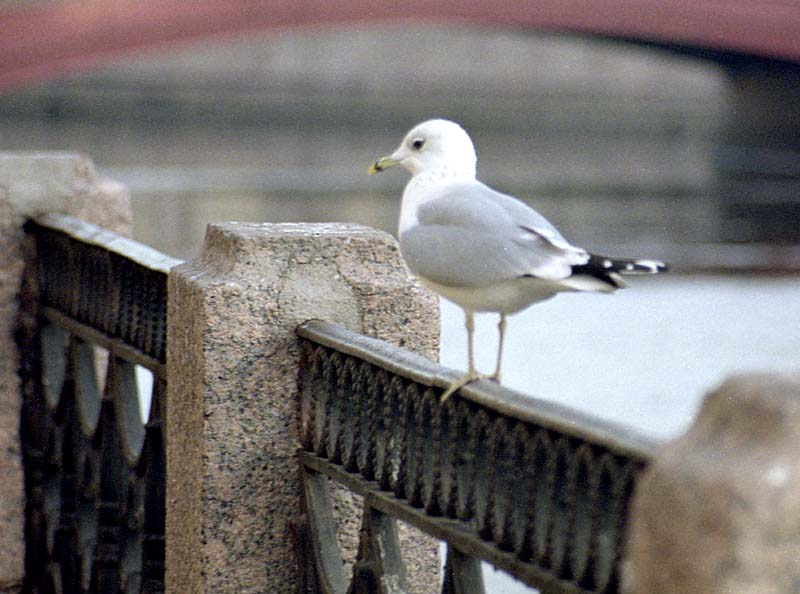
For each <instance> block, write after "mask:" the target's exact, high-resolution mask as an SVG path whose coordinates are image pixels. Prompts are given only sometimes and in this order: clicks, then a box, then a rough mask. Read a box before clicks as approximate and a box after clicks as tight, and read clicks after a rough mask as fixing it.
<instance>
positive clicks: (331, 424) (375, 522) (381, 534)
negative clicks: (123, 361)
mask: <svg viewBox="0 0 800 594" xmlns="http://www.w3.org/2000/svg"><path fill="white" fill-rule="evenodd" d="M298 333H299V335H300V337H301V338H302V346H303V355H302V362H301V365H300V389H301V402H300V421H301V443H302V450H301V452H300V459H301V464H302V468H303V480H304V505H305V509H306V513H305V515H306V518H307V522H308V531H307V532H308V535H309V536H308V541H309V542H308V544H307V547H308V549H309V554H310V555H312V556H313V559H314V563H313V564H312V563H309V564H307V565H306V570H305V573H304V578H303V582H304V583H305V587H306V589H307V591H309V592H316V591H321V592H325V593H332V594H344V593H345V592H364V593H366V592H380V593H381V594H389V593H392V592H402V591H405V579H406V578H405V570H404V568H403V564H402V560H401V557H400V555H399V550H400V549H399V545H398V543H397V535H396V530H395V527H394V519H399V520H402V521H403V522H407V523H409V524H411V525H413V526H416V527H417V528H419V529H421V530H422V531H424V532H426V533H428V534H430V535H432V536H434V537H436V538H438V539H441V540H444V541H446V542H447V543H448V556H447V562H446V569H445V581H444V585H443V592H447V593H459V594H472V593H480V592H482V591H483V584H482V578H481V573H480V565H479V561H478V560H486V561H489V562H490V563H492V564H494V565H495V566H496V567H498V568H501V569H503V570H506V571H507V572H509V573H510V574H512V575H513V576H515V577H516V578H518V579H520V580H522V581H523V582H525V583H526V584H529V585H531V586H534V587H536V588H538V589H539V590H540V591H541V592H542V593H544V594H550V593H616V592H619V591H620V590H621V585H622V584H621V582H622V579H623V578H622V573H623V572H622V569H621V566H622V560H623V553H624V535H625V527H626V521H627V515H628V509H629V502H630V498H631V494H632V491H633V488H634V485H635V483H636V480H637V478H638V477H639V475H640V473H641V471H642V470H643V468H644V467H645V466H646V465H647V464H648V461H649V460H650V459H651V456H652V454H653V453H654V451H655V448H656V444H655V443H654V442H651V441H649V440H647V439H645V438H643V437H640V436H636V435H634V434H631V433H630V432H627V431H624V430H622V429H620V428H619V427H616V426H614V425H611V424H609V423H605V422H602V421H599V420H597V419H593V418H590V417H588V416H585V415H582V414H579V413H577V412H575V411H571V410H568V409H566V408H562V407H560V406H557V405H554V404H550V403H546V402H542V401H536V400H533V399H530V398H527V397H524V396H522V395H519V394H516V393H514V392H512V391H510V390H506V389H503V388H500V387H499V386H496V385H493V384H487V383H484V384H483V385H475V386H469V387H467V388H466V389H463V390H462V391H461V392H460V397H453V398H450V399H449V400H447V401H446V402H444V403H442V402H441V401H440V395H441V393H442V389H443V388H445V387H446V386H447V385H448V381H452V379H454V377H453V378H451V377H450V376H449V375H447V374H446V373H445V372H443V370H442V369H441V368H440V367H438V366H436V365H435V364H433V363H431V362H429V361H427V360H425V359H423V358H421V357H417V356H414V355H412V354H410V353H408V352H405V351H402V350H400V349H396V348H393V347H391V346H389V345H387V344H386V343H382V342H379V341H376V340H373V339H370V338H367V337H364V336H360V335H358V334H354V333H351V332H348V331H346V330H344V329H341V328H338V327H336V326H332V325H330V324H328V323H325V322H321V321H310V322H307V323H305V324H303V325H302V326H301V327H300V328H299V330H298ZM326 477H327V478H326ZM328 478H330V479H333V480H335V481H337V482H339V483H341V484H343V485H345V486H346V487H347V488H349V489H350V490H352V491H354V492H356V493H358V494H359V495H362V496H363V497H364V519H363V528H362V531H361V545H360V548H359V558H358V561H357V562H356V564H355V568H354V571H353V578H352V581H350V580H349V579H348V577H347V576H345V575H344V570H343V566H342V561H341V557H340V555H339V552H338V549H337V548H336V541H335V529H334V519H333V515H332V512H331V501H330V495H329V493H328ZM348 583H350V585H349V586H348ZM348 587H349V588H350V589H348Z"/></svg>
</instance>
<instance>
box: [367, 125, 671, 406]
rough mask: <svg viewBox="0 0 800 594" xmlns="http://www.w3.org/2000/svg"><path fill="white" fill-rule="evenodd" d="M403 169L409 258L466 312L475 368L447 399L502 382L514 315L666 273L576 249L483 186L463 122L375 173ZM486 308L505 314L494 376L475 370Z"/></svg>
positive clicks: (423, 132) (417, 138)
mask: <svg viewBox="0 0 800 594" xmlns="http://www.w3.org/2000/svg"><path fill="white" fill-rule="evenodd" d="M397 165H399V166H401V167H403V168H405V169H407V170H408V171H409V172H410V173H411V179H410V180H409V182H408V184H407V185H406V187H405V190H404V192H403V199H402V204H401V207H400V222H399V228H398V236H399V240H400V252H401V253H402V255H403V259H404V260H405V262H406V264H407V265H408V268H409V269H410V270H411V272H412V273H413V274H414V275H415V276H416V277H417V278H418V279H419V281H420V282H421V283H422V284H423V285H424V286H426V287H427V288H429V289H430V290H432V291H433V292H434V293H437V294H438V295H440V296H441V297H444V298H445V299H447V300H449V301H452V302H453V303H455V304H456V305H458V306H460V307H461V309H462V310H464V314H465V321H466V328H467V341H468V350H469V353H468V359H469V369H468V371H467V373H466V374H465V375H464V376H463V377H462V378H460V379H459V380H457V381H456V382H454V383H453V384H452V385H451V386H450V387H449V388H448V389H447V390H446V391H445V392H444V393H443V394H442V401H445V400H447V398H449V397H450V396H451V395H452V394H454V393H455V392H456V391H458V390H459V389H461V388H462V387H464V386H465V385H467V384H469V383H470V382H473V381H476V380H478V379H490V380H493V381H496V382H498V383H499V382H500V367H501V364H502V360H503V342H504V339H505V332H506V317H507V316H509V315H512V314H515V313H518V312H520V311H522V310H523V309H525V308H527V307H529V306H530V305H533V304H534V303H539V302H541V301H545V300H546V299H550V298H551V297H554V296H555V295H557V294H559V293H565V292H589V293H612V292H614V291H616V290H617V289H621V288H623V287H625V283H624V282H623V280H622V278H621V276H622V275H627V274H656V273H659V272H664V271H666V270H667V267H666V265H665V264H664V263H662V262H658V261H656V260H639V259H636V260H630V259H624V260H623V259H617V258H609V257H606V256H598V255H595V254H591V253H589V252H588V251H586V250H585V249H583V248H580V247H576V246H574V245H572V244H570V243H569V242H568V241H567V240H566V239H564V237H563V236H562V235H561V233H559V231H558V230H557V229H556V228H555V227H554V226H553V225H552V224H551V223H550V222H549V221H548V220H547V219H545V218H544V217H543V216H542V215H541V214H539V213H538V212H536V211H535V210H534V209H532V208H531V207H529V206H528V205H526V204H524V203H523V202H521V201H520V200H518V199H516V198H514V197H512V196H508V195H506V194H502V193H500V192H497V191H495V190H493V189H492V188H490V187H489V186H487V185H485V184H484V183H482V182H480V181H478V180H477V179H476V165H477V156H476V154H475V147H474V146H473V144H472V140H471V139H470V137H469V135H468V134H467V132H466V131H465V130H464V129H463V128H462V127H461V126H459V125H458V124H456V123H455V122H451V121H449V120H443V119H434V120H428V121H426V122H423V123H421V124H419V125H417V126H415V127H414V128H412V129H411V131H409V132H408V133H407V134H406V136H405V138H404V139H403V142H402V143H401V144H400V146H399V147H398V148H397V150H396V151H394V152H393V153H392V154H391V155H389V156H386V157H382V158H380V159H378V160H377V161H375V163H373V164H372V166H371V167H370V169H369V172H370V174H373V173H378V172H381V171H383V170H385V169H388V168H390V167H394V166H397ZM477 312H494V313H498V314H500V322H499V324H498V332H499V343H498V349H497V364H496V367H495V371H494V373H493V374H491V375H484V374H481V373H478V371H477V369H476V368H475V358H474V344H473V343H474V333H475V313H477Z"/></svg>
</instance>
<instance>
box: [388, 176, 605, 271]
mask: <svg viewBox="0 0 800 594" xmlns="http://www.w3.org/2000/svg"><path fill="white" fill-rule="evenodd" d="M417 220H418V222H417V224H416V225H415V226H413V227H411V228H410V229H408V230H406V231H405V232H403V233H402V234H401V236H400V250H401V251H402V253H403V257H404V258H405V260H406V262H407V263H408V266H409V268H410V269H411V271H412V272H414V273H415V274H417V275H418V276H421V277H423V278H426V279H428V280H430V281H433V282H435V283H438V284H441V285H446V286H455V287H471V286H486V285H491V284H494V283H498V282H501V281H505V280H511V279H513V278H518V277H520V276H534V277H538V278H545V279H551V280H559V279H563V278H566V277H568V276H569V275H570V274H571V273H572V266H573V265H576V264H583V263H585V262H586V261H587V260H588V257H589V256H588V254H587V253H586V252H585V251H584V250H582V249H580V248H576V247H574V246H572V245H570V244H569V243H568V242H567V241H566V240H565V239H564V238H563V237H562V236H561V234H560V233H559V232H558V230H556V228H555V227H553V225H552V224H550V222H549V221H547V219H545V218H544V217H543V216H542V215H540V214H539V213H537V212H536V211H535V210H533V209H532V208H530V207H528V206H527V205H525V204H523V203H522V202H520V201H519V200H517V199H515V198H512V197H511V196H507V195H505V194H501V193H499V192H496V191H494V190H492V189H491V188H489V187H488V186H486V185H484V184H482V183H480V182H477V181H476V182H462V183H458V184H453V185H451V186H448V188H447V189H446V190H445V191H444V192H442V193H441V195H440V196H437V197H436V198H433V199H432V200H429V201H427V202H425V203H424V204H422V205H421V206H420V207H419V209H418V211H417Z"/></svg>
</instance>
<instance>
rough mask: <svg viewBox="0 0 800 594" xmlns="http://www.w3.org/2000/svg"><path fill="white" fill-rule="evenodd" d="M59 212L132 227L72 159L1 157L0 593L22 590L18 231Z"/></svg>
mask: <svg viewBox="0 0 800 594" xmlns="http://www.w3.org/2000/svg"><path fill="white" fill-rule="evenodd" d="M45 212H59V213H64V214H68V215H71V216H74V217H78V218H82V219H84V220H86V221H89V222H91V223H94V224H96V225H100V226H102V227H106V228H108V229H111V230H113V231H116V232H118V233H128V232H129V231H130V228H131V210H130V201H129V197H128V192H127V190H126V189H125V188H124V187H123V186H122V185H120V184H118V183H116V182H113V181H111V180H109V179H105V178H102V177H99V176H98V175H97V174H96V173H95V170H94V166H93V165H92V162H91V160H90V159H88V158H86V157H83V156H81V155H77V154H72V153H0V254H2V256H3V257H2V263H0V353H2V356H0V476H2V480H0V594H6V593H9V592H18V591H19V589H20V588H21V586H22V577H23V571H24V565H23V561H24V552H25V543H24V536H23V527H24V487H23V477H22V453H21V452H22V450H21V447H20V442H19V422H20V405H21V396H20V389H21V386H20V380H19V376H18V369H19V361H20V355H19V352H18V347H17V343H16V340H15V338H14V333H15V330H16V328H17V316H18V311H19V289H20V283H21V281H22V274H23V270H24V267H25V262H24V254H23V250H22V240H23V231H22V225H23V224H24V223H25V221H26V220H27V219H29V218H32V217H35V216H38V215H40V214H43V213H45Z"/></svg>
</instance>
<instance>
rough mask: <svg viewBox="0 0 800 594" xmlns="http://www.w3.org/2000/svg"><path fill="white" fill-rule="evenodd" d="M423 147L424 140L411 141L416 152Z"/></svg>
mask: <svg viewBox="0 0 800 594" xmlns="http://www.w3.org/2000/svg"><path fill="white" fill-rule="evenodd" d="M423 146H425V139H424V138H415V139H414V140H412V141H411V148H413V149H414V150H415V151H418V150H420V149H421V148H422V147H423Z"/></svg>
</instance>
